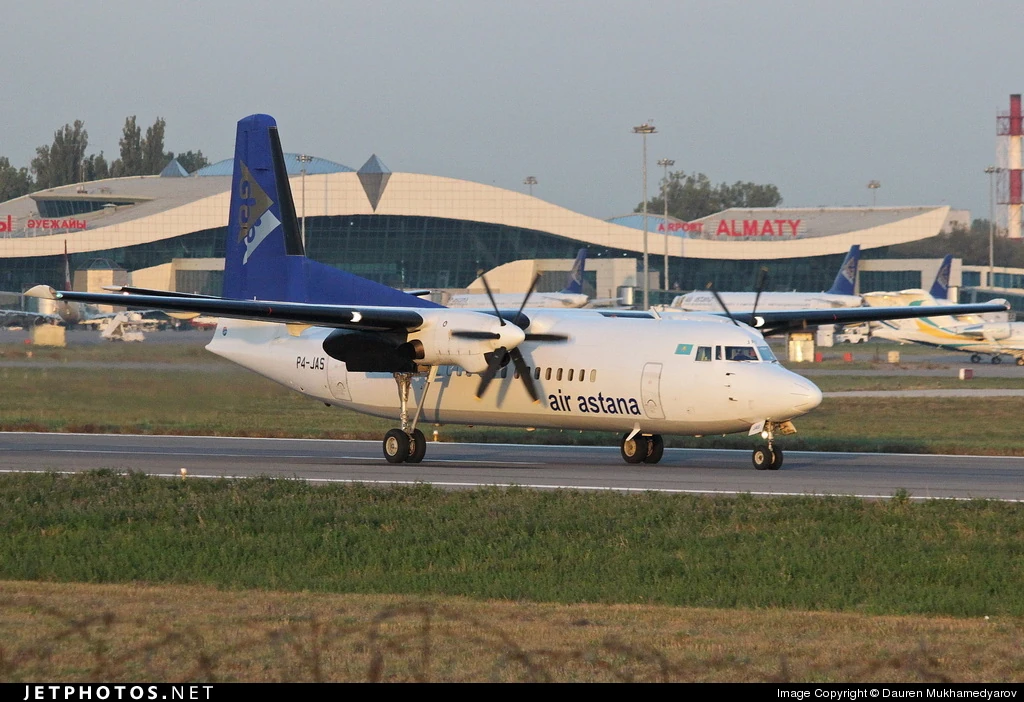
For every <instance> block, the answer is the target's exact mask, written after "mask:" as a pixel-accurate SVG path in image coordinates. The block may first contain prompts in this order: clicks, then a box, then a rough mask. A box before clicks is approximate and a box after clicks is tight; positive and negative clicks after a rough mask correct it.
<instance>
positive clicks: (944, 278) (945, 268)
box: [928, 254, 953, 300]
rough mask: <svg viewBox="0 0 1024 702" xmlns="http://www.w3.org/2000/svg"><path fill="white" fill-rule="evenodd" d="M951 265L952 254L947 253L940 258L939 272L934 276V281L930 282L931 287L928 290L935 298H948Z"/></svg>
mask: <svg viewBox="0 0 1024 702" xmlns="http://www.w3.org/2000/svg"><path fill="white" fill-rule="evenodd" d="M952 266H953V254H947V255H946V257H945V258H944V259H942V265H940V266H939V272H938V274H937V275H936V276H935V282H934V283H932V289H931V290H929V291H928V292H929V294H930V295H931V296H932V297H934V298H935V299H936V300H947V299H949V269H950V268H951V267H952Z"/></svg>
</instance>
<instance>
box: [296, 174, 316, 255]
mask: <svg viewBox="0 0 1024 702" xmlns="http://www.w3.org/2000/svg"><path fill="white" fill-rule="evenodd" d="M312 160H313V157H312V156H310V155H309V154H299V162H300V163H301V164H302V171H301V173H302V253H303V254H305V253H306V164H307V163H309V162H310V161H312Z"/></svg>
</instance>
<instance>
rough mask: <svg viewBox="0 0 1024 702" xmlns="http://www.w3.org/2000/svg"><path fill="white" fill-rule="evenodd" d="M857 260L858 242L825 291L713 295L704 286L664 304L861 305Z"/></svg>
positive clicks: (697, 308)
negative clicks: (857, 292) (856, 291)
mask: <svg viewBox="0 0 1024 702" xmlns="http://www.w3.org/2000/svg"><path fill="white" fill-rule="evenodd" d="M859 261H860V246H857V245H856V244H855V245H853V246H851V247H850V252H849V253H847V254H846V258H845V259H843V264H842V265H841V266H840V267H839V272H838V273H837V274H836V279H835V282H833V283H832V287H831V288H829V289H828V290H827V291H826V292H818V293H808V292H756V293H755V292H720V293H718V297H719V298H720V299H716V297H715V295H714V294H712V293H711V292H709V291H707V290H694V291H693V292H690V293H686V294H685V295H676V297H675V298H673V300H672V304H670V305H668V306H667V307H666V308H664V309H667V310H669V311H671V310H675V309H681V310H687V311H690V312H721V310H722V305H725V306H726V307H727V308H728V309H729V311H730V312H751V311H753V310H755V309H757V310H760V311H764V310H810V309H831V308H834V307H860V306H861V305H862V304H863V301H862V300H861V298H860V295H855V294H854V292H853V291H854V285H855V284H856V282H857V264H858V262H859Z"/></svg>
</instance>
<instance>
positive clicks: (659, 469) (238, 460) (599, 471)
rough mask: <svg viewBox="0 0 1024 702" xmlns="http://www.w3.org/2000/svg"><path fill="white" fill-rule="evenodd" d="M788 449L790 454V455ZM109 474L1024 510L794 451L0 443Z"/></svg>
mask: <svg viewBox="0 0 1024 702" xmlns="http://www.w3.org/2000/svg"><path fill="white" fill-rule="evenodd" d="M782 445H783V446H784V444H782ZM99 468H109V469H114V470H118V471H129V470H132V471H141V472H145V473H148V474H152V475H159V476H169V477H170V476H175V477H178V478H179V479H180V475H181V470H182V469H185V471H186V475H187V479H203V478H218V477H253V476H260V475H265V476H273V477H280V478H297V479H302V480H308V481H312V482H318V483H346V482H362V483H369V484H415V483H430V484H433V485H436V486H439V487H444V488H475V487H483V486H522V487H525V488H530V489H577V490H611V491H621V492H643V491H649V490H653V491H659V492H674V493H693V494H720V495H737V494H751V495H762V496H783V495H849V496H856V497H861V498H868V499H880V498H882V499H884V498H888V497H891V496H892V495H893V494H894V493H896V492H897V491H901V490H905V491H907V492H908V493H909V495H910V497H911V498H913V499H929V498H945V499H973V498H985V499H997V500H1008V501H1020V502H1024V458H1021V457H999V456H934V455H907V454H870V453H859V454H858V453H820V452H803V451H786V453H785V463H784V465H783V467H782V470H780V471H755V470H754V469H753V467H752V465H751V461H750V452H749V451H738V450H736V451H731V450H710V449H709V450H703V449H666V451H665V457H664V459H663V460H662V462H661V463H659V464H657V465H653V466H647V465H641V466H632V465H627V464H626V463H624V462H623V461H622V459H621V457H620V456H619V450H618V448H616V447H596V446H528V445H510V444H457V443H444V442H441V443H435V442H431V443H430V444H429V445H428V448H427V457H426V458H425V459H424V461H423V463H420V464H418V465H415V464H398V465H392V464H389V463H387V462H386V461H385V460H384V458H383V456H382V454H381V447H380V443H379V442H377V441H329V440H315V439H259V438H224V437H193V436H148V435H147V436H139V435H106V434H45V433H22V432H10V433H6V432H5V433H0V472H21V471H31V472H44V471H61V472H65V471H66V472H77V471H85V470H94V469H99Z"/></svg>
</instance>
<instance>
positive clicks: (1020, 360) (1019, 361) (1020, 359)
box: [1017, 356, 1024, 366]
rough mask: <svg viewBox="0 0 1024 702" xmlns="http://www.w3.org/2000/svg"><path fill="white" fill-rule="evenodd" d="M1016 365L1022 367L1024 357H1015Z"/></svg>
mask: <svg viewBox="0 0 1024 702" xmlns="http://www.w3.org/2000/svg"><path fill="white" fill-rule="evenodd" d="M1017 365H1018V366H1024V356H1017Z"/></svg>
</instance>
